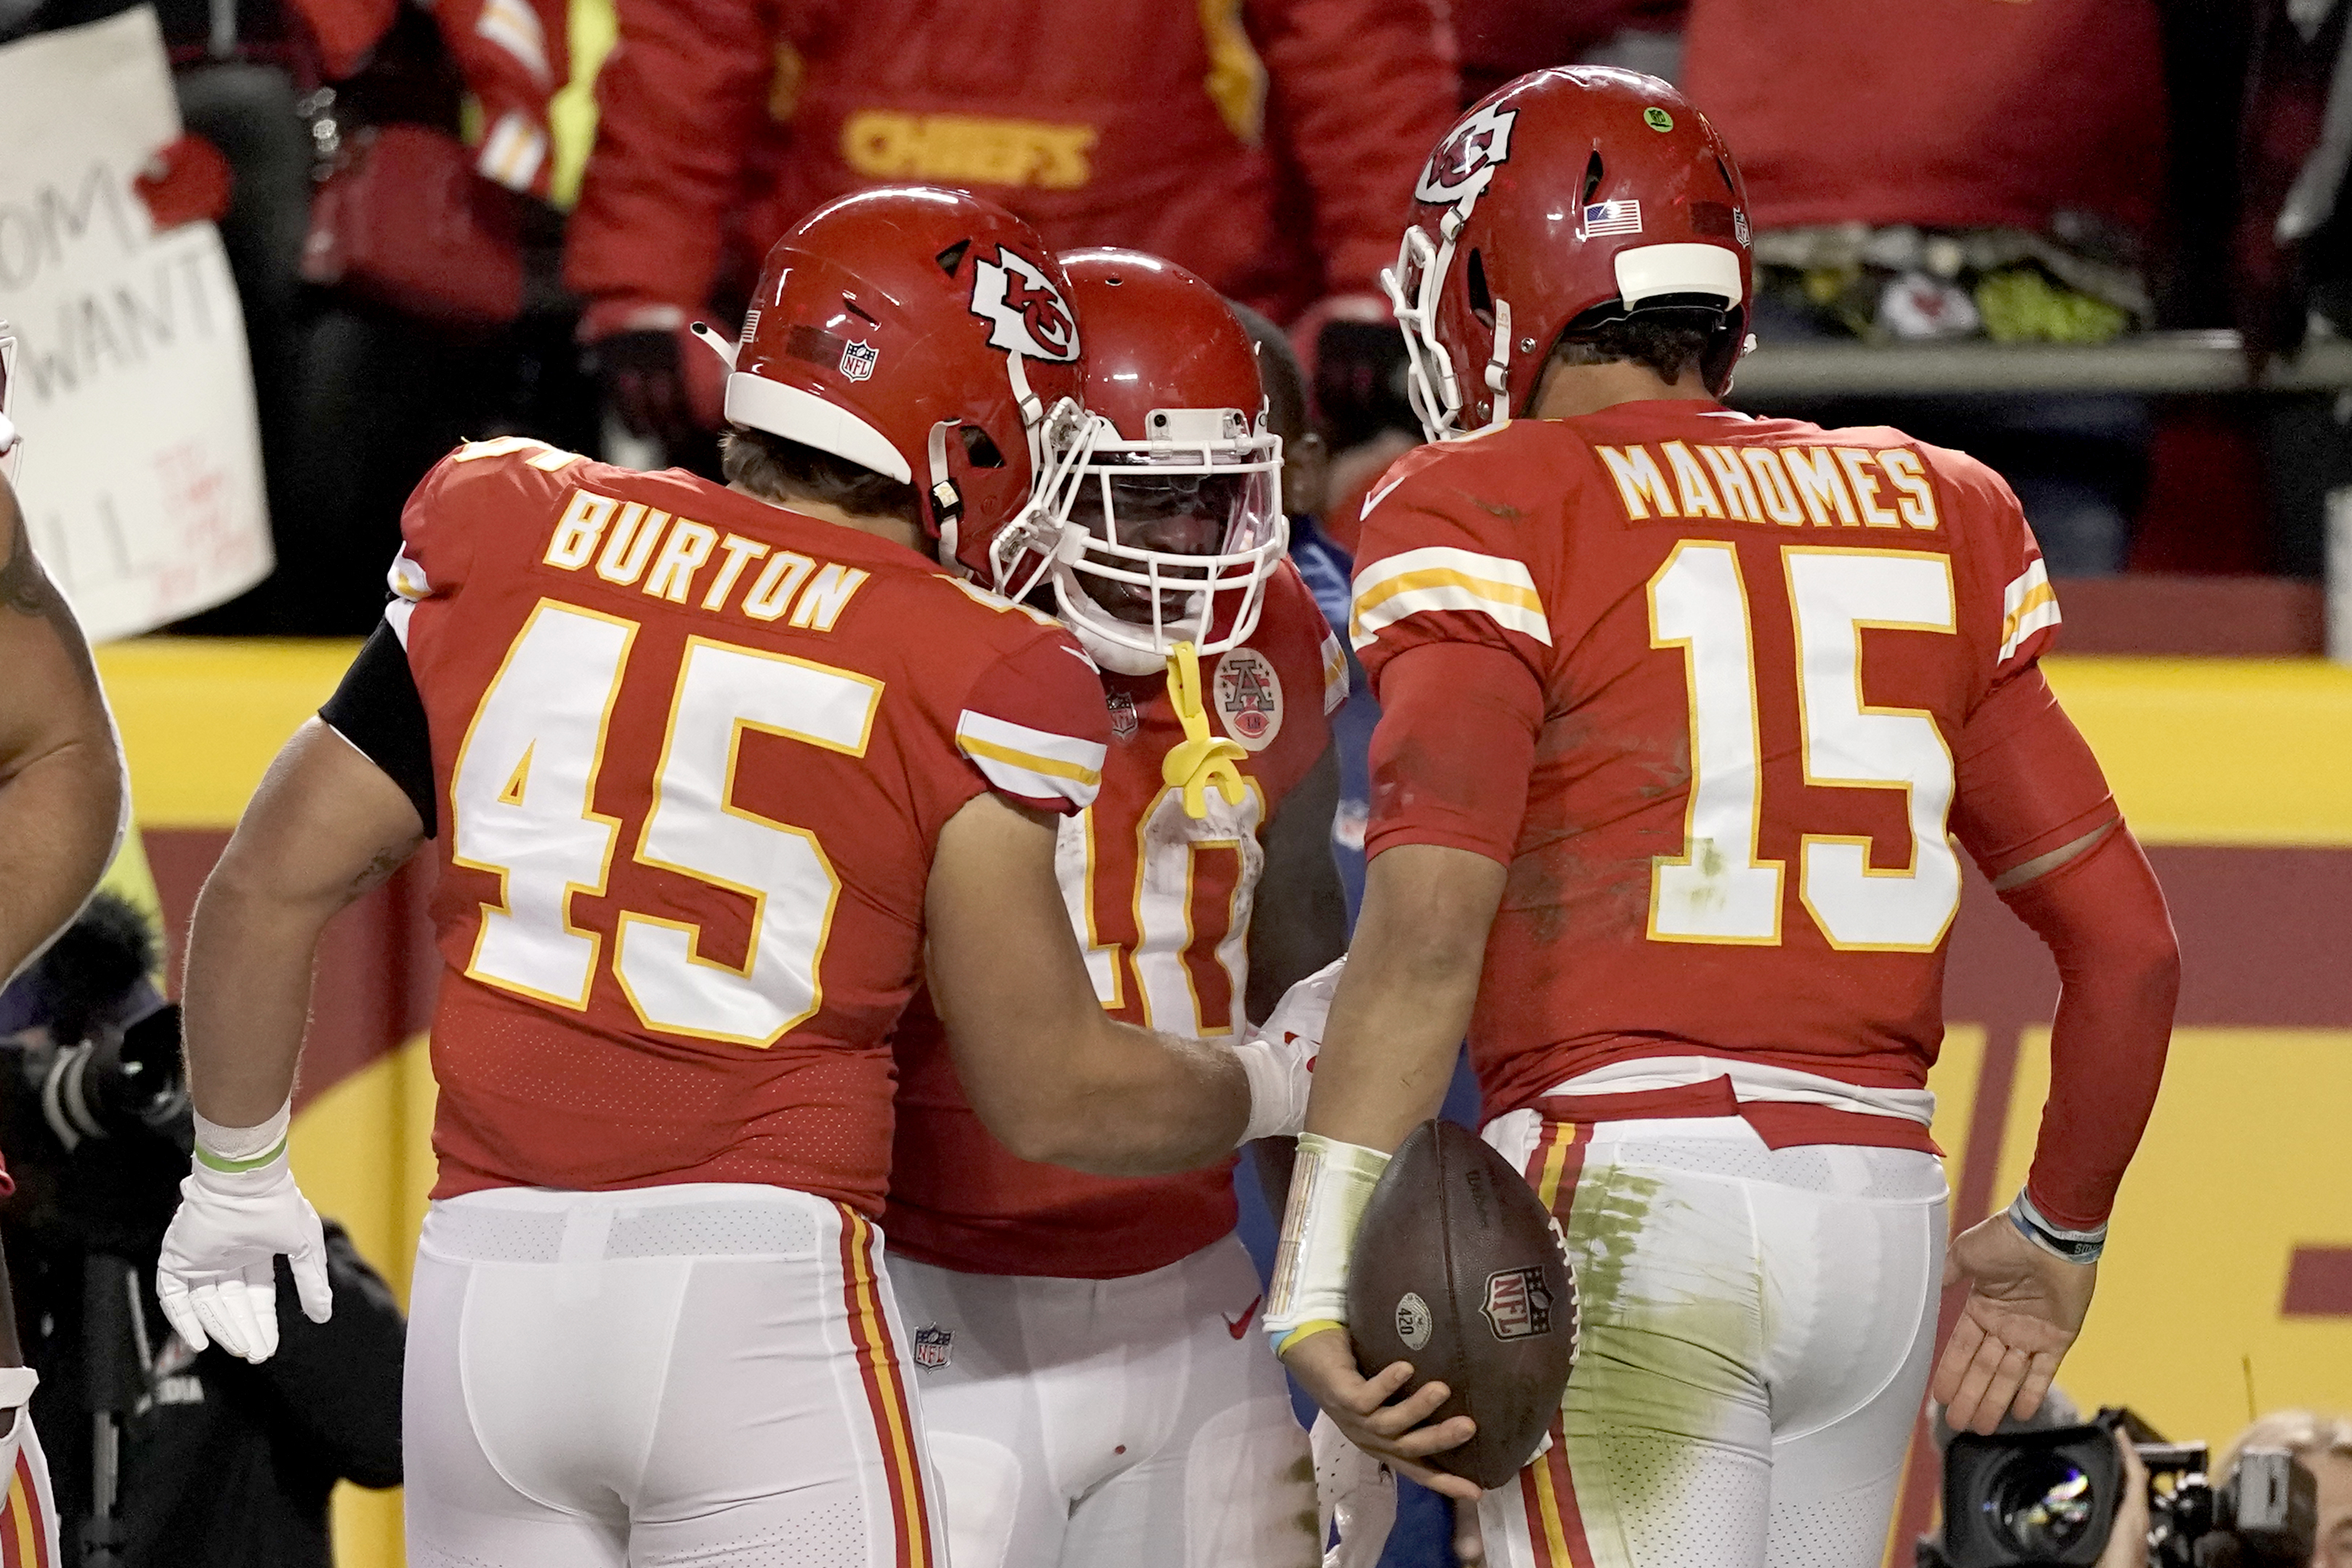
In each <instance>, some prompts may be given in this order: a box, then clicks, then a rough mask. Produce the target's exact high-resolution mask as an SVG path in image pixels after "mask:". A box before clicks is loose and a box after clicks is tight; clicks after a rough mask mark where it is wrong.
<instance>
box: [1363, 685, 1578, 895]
mask: <svg viewBox="0 0 2352 1568" xmlns="http://www.w3.org/2000/svg"><path fill="white" fill-rule="evenodd" d="M1380 698H1381V722H1380V728H1379V729H1377V730H1375V731H1373V732H1372V759H1371V770H1372V810H1371V822H1370V826H1369V827H1368V828H1367V829H1366V831H1365V834H1364V854H1365V855H1366V856H1367V857H1370V856H1374V855H1378V854H1379V853H1380V852H1381V850H1383V849H1389V848H1393V847H1396V846H1398V845H1401V844H1435V845H1441V846H1443V847H1447V848H1452V849H1467V850H1469V851H1470V852H1471V853H1473V854H1475V855H1484V856H1485V857H1486V858H1488V859H1489V860H1493V861H1496V862H1497V863H1499V864H1501V865H1505V866H1507V865H1509V864H1510V863H1511V857H1512V852H1513V850H1514V849H1515V848H1516V847H1517V843H1518V837H1519V825H1520V822H1521V820H1522V819H1523V818H1524V817H1525V816H1526V815H1527V808H1528V774H1529V773H1530V772H1531V771H1532V770H1533V768H1534V766H1535V752H1536V735H1537V732H1538V731H1539V730H1541V728H1542V727H1543V689H1542V688H1541V687H1540V686H1538V684H1537V682H1536V678H1535V676H1534V675H1533V673H1532V672H1530V671H1529V670H1528V668H1527V666H1526V665H1524V664H1522V663H1520V662H1519V661H1518V660H1517V659H1516V658H1512V657H1511V656H1510V655H1509V654H1507V653H1505V652H1503V651H1501V650H1500V649H1496V648H1491V647H1474V646H1470V645H1466V644H1461V643H1429V644H1425V645H1423V646H1422V647H1416V648H1413V649H1412V651H1411V652H1409V653H1407V654H1405V655H1404V656H1403V657H1401V658H1394V659H1391V660H1390V661H1389V662H1388V664H1387V666H1386V668H1384V669H1383V671H1382V673H1381V681H1380Z"/></svg>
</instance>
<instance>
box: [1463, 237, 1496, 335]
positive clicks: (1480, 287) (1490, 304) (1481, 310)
mask: <svg viewBox="0 0 2352 1568" xmlns="http://www.w3.org/2000/svg"><path fill="white" fill-rule="evenodd" d="M1465 279H1466V280H1467V282H1468V284H1469V289H1470V313H1471V314H1472V315H1474V316H1475V317H1477V318H1478V320H1479V321H1483V322H1485V323H1486V325H1487V326H1489V327H1491V326H1493V325H1494V324H1495V294H1494V290H1493V289H1489V288H1487V287H1486V256H1485V254H1484V253H1483V252H1480V251H1475V250H1474V251H1472V252H1471V253H1470V261H1469V265H1468V267H1467V268H1465Z"/></svg>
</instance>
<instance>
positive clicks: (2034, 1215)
mask: <svg viewBox="0 0 2352 1568" xmlns="http://www.w3.org/2000/svg"><path fill="white" fill-rule="evenodd" d="M2009 1223H2010V1224H2011V1225H2013V1226H2016V1227H2017V1233H2018V1235H2020V1236H2021V1237H2025V1239H2026V1240H2028V1241H2030V1242H2032V1243H2033V1245H2034V1246H2036V1247H2040V1248H2042V1251H2044V1252H2047V1253H2049V1254H2050V1255H2051V1256H2053V1257H2054V1258H2064V1259H2065V1260H2066V1261H2067V1262H2069V1263H2096V1262H2097V1261H2098V1260H2099V1254H2100V1253H2102V1252H2104V1251H2105V1250H2106V1247H2107V1227H2106V1226H2105V1223H2104V1222H2103V1223H2101V1224H2100V1225H2098V1226H2095V1227H2094V1228H2092V1229H2090V1230H2068V1229H2067V1228H2066V1227H2065V1226H2062V1225H2060V1224H2058V1223H2057V1222H2056V1221H2055V1220H2053V1219H2051V1218H2050V1217H2049V1216H2048V1215H2044V1214H2043V1213H2042V1211H2041V1210H2040V1209H2039V1208H2036V1207H2035V1206H2034V1204H2033V1200H2032V1198H2030V1197H2027V1196H2026V1195H2025V1189H2024V1188H2022V1187H2020V1188H2019V1189H2018V1190H2017V1197H2016V1199H2015V1201H2013V1202H2012V1203H2011V1205H2009Z"/></svg>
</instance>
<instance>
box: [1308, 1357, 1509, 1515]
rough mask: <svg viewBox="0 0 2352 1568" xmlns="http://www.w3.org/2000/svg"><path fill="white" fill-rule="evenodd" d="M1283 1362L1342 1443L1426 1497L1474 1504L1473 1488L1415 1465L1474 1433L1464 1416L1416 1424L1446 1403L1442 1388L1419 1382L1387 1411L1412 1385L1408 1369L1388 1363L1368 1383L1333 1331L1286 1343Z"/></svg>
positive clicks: (1457, 1478)
mask: <svg viewBox="0 0 2352 1568" xmlns="http://www.w3.org/2000/svg"><path fill="white" fill-rule="evenodd" d="M1282 1360H1283V1364H1284V1365H1286V1366H1287V1367H1288V1368H1289V1369H1290V1374H1291V1375H1292V1376H1293V1377H1296V1378H1297V1380H1298V1382H1299V1385H1300V1386H1301V1387H1303V1388H1305V1389H1306V1390H1307V1394H1308V1395H1309V1396H1310V1397H1311V1398H1313V1399H1314V1401H1315V1403H1316V1404H1317V1405H1321V1406H1322V1407H1323V1411H1324V1413H1325V1414H1326V1415H1329V1416H1330V1417H1331V1421H1332V1424H1333V1425H1334V1426H1338V1427H1339V1430H1340V1432H1341V1433H1343V1434H1344V1435H1345V1436H1347V1439H1348V1441H1349V1442H1350V1443H1353V1444H1355V1445H1356V1447H1359V1448H1361V1449H1362V1450H1363V1451H1364V1452H1365V1453H1367V1454H1370V1455H1371V1456H1373V1457H1374V1458H1377V1459H1379V1460H1381V1462H1382V1463H1383V1464H1386V1465H1388V1466H1389V1467H1390V1468H1392V1469H1394V1470H1396V1471H1397V1472H1399V1473H1400V1474H1402V1475H1407V1476H1411V1477H1412V1479H1414V1480H1416V1481H1419V1482H1420V1483H1421V1484H1422V1485H1423V1486H1424V1487H1427V1488H1428V1489H1430V1490H1432V1491H1433V1492H1442V1493H1444V1495H1445V1496H1447V1497H1452V1498H1460V1499H1462V1500H1464V1501H1465V1502H1475V1501H1476V1500H1477V1499H1478V1483H1477V1482H1475V1481H1470V1480H1465V1479H1463V1478H1461V1477H1460V1476H1450V1475H1447V1474H1445V1473H1444V1472H1443V1471H1441V1470H1433V1469H1431V1468H1429V1467H1428V1466H1426V1465H1421V1464H1416V1463H1414V1461H1415V1460H1417V1459H1422V1458H1427V1457H1428V1456H1429V1455H1431V1454H1439V1453H1443V1452H1444V1451H1445V1450H1446V1449H1448V1448H1455V1447H1461V1446H1462V1445H1463V1444H1465V1443H1466V1442H1468V1441H1469V1440H1470V1439H1471V1438H1472V1437H1474V1436H1476V1435H1477V1431H1478V1426H1477V1423H1476V1422H1475V1421H1473V1420H1471V1419H1470V1417H1468V1416H1467V1415H1456V1416H1453V1417H1451V1418H1449V1419H1447V1420H1444V1421H1441V1422H1439V1423H1438V1424H1437V1425H1435V1426H1423V1422H1425V1421H1427V1420H1428V1419H1429V1418H1430V1417H1431V1416H1432V1415H1435V1414H1437V1408H1438V1406H1439V1405H1444V1403H1445V1401H1446V1400H1447V1399H1448V1398H1449V1397H1451V1395H1452V1393H1453V1391H1452V1390H1451V1389H1449V1388H1447V1387H1446V1386H1445V1384H1442V1383H1436V1382H1431V1383H1424V1384H1422V1385H1421V1386H1420V1387H1419V1388H1416V1389H1414V1390H1413V1391H1412V1394H1408V1395H1406V1397H1404V1398H1403V1399H1402V1400H1398V1402H1397V1403H1396V1404H1394V1405H1391V1404H1390V1403H1389V1401H1390V1400H1391V1398H1394V1397H1395V1396H1396V1394H1399V1393H1400V1392H1402V1390H1403V1389H1404V1388H1405V1387H1406V1386H1407V1385H1409V1384H1411V1383H1412V1363H1410V1362H1402V1361H1400V1362H1391V1363H1390V1364H1389V1365H1387V1366H1385V1367H1382V1368H1381V1370H1380V1371H1379V1372H1378V1373H1374V1374H1373V1375H1372V1376H1370V1377H1369V1378H1367V1377H1365V1376H1363V1375H1362V1374H1361V1373H1358V1372H1357V1370H1356V1352H1355V1351H1354V1349H1353V1348H1352V1347H1351V1346H1350V1345H1349V1342H1348V1336H1347V1335H1346V1334H1344V1333H1341V1332H1339V1331H1327V1332H1324V1333H1319V1334H1309V1335H1308V1336H1307V1338H1305V1339H1303V1340H1300V1341H1299V1342H1297V1344H1294V1345H1292V1346H1291V1347H1290V1349H1289V1351H1288V1352H1286V1353H1285V1354H1284V1356H1283V1358H1282Z"/></svg>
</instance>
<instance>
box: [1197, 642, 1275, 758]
mask: <svg viewBox="0 0 2352 1568" xmlns="http://www.w3.org/2000/svg"><path fill="white" fill-rule="evenodd" d="M1213 684H1214V686H1215V689H1216V702H1217V716H1218V718H1219V719H1221V720H1222V721H1223V723H1224V726H1225V733H1226V734H1228V735H1231V736H1232V737H1233V738H1234V740H1236V741H1239V742H1241V743H1242V749H1243V750H1244V751H1249V752H1263V751H1265V749H1266V748H1267V747H1268V746H1271V745H1272V744H1274V738H1275V737H1276V735H1279V734H1280V733H1282V677H1280V676H1279V675H1276V673H1275V671H1274V661H1273V660H1272V659H1270V658H1266V657H1265V655H1264V654H1262V653H1260V652H1258V651H1257V649H1255V648H1254V647H1236V648H1228V649H1227V650H1226V651H1225V655H1224V657H1223V658H1220V659H1218V660H1217V673H1216V676H1215V679H1214V682H1213Z"/></svg>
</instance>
